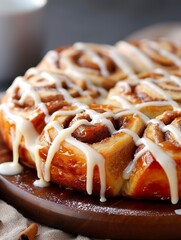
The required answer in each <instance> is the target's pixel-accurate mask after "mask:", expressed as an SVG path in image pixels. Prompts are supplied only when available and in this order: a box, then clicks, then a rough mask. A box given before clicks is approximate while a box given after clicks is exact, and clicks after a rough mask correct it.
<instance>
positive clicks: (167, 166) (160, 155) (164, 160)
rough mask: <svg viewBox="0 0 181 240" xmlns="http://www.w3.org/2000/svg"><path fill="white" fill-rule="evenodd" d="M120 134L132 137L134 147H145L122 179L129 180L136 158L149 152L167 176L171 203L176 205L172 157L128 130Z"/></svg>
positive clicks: (175, 181) (176, 195)
mask: <svg viewBox="0 0 181 240" xmlns="http://www.w3.org/2000/svg"><path fill="white" fill-rule="evenodd" d="M120 132H125V133H127V134H129V135H130V136H132V138H133V140H134V142H135V144H136V146H139V145H140V144H142V143H143V144H144V145H145V147H144V148H143V149H142V150H141V151H140V152H138V155H137V154H136V155H135V158H134V159H133V161H132V162H131V164H130V165H128V167H127V168H126V169H125V170H124V172H123V177H124V178H125V179H129V177H130V175H131V173H132V171H133V169H134V167H135V164H136V161H137V160H138V158H139V157H140V156H141V155H142V154H143V153H145V152H146V151H150V152H151V154H152V155H153V156H154V158H155V160H156V161H157V162H158V163H159V164H160V165H161V167H162V168H163V170H164V171H165V173H166V175H167V178H168V182H169V185H170V192H171V193H170V194H171V202H172V203H173V204H176V203H177V202H178V200H179V196H178V179H177V169H176V163H175V161H174V160H173V159H172V157H171V156H169V154H168V153H167V152H165V151H163V150H162V148H161V147H159V146H158V145H157V144H155V143H154V142H153V141H151V140H150V139H149V138H146V137H144V138H139V136H138V135H137V134H136V133H133V132H132V131H130V130H128V129H121V130H120Z"/></svg>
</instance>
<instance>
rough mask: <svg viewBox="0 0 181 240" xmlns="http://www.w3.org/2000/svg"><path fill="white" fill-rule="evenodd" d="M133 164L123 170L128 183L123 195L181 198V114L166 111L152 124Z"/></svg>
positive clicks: (139, 146) (174, 200)
mask: <svg viewBox="0 0 181 240" xmlns="http://www.w3.org/2000/svg"><path fill="white" fill-rule="evenodd" d="M134 139H136V140H135V144H136V145H137V146H138V149H137V151H136V154H135V156H134V159H133V161H132V162H131V164H130V165H129V166H128V167H127V168H126V169H125V170H124V178H125V179H128V180H127V183H126V184H125V186H124V194H126V195H127V196H131V197H136V198H144V199H148V198H149V199H162V200H166V199H170V198H171V201H172V203H177V202H178V200H179V198H180V197H181V182H180V181H181V174H180V172H181V171H180V170H181V162H180V156H181V111H167V112H165V113H163V114H162V115H161V116H159V117H157V118H156V119H152V120H150V122H149V124H148V126H147V128H146V130H145V132H144V136H143V137H142V138H139V137H137V138H135V136H134Z"/></svg>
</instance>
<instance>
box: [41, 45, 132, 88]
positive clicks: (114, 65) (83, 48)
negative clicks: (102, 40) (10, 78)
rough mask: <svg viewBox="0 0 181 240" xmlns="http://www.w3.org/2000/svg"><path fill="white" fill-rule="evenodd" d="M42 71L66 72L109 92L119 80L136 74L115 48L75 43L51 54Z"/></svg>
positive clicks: (48, 54) (42, 63)
mask: <svg viewBox="0 0 181 240" xmlns="http://www.w3.org/2000/svg"><path fill="white" fill-rule="evenodd" d="M38 68H40V69H46V70H47V69H48V70H49V71H53V72H59V70H61V69H63V70H64V71H65V72H66V73H68V74H70V75H71V76H72V77H73V78H77V79H78V81H80V80H82V79H84V80H85V79H86V80H87V81H89V82H92V83H93V84H95V85H96V86H101V87H104V88H105V89H110V88H111V87H113V86H114V85H115V83H116V82H117V81H119V80H121V79H124V78H126V77H127V76H128V75H130V74H133V73H134V71H133V70H132V68H131V67H130V66H129V65H128V63H127V62H126V61H125V59H124V57H123V56H122V55H121V53H119V52H118V51H117V50H116V48H115V47H113V46H110V45H103V44H90V43H75V44H74V45H73V46H70V47H65V48H59V49H56V50H54V51H50V52H48V53H47V55H46V56H45V57H44V58H43V60H42V61H41V62H40V64H39V65H38Z"/></svg>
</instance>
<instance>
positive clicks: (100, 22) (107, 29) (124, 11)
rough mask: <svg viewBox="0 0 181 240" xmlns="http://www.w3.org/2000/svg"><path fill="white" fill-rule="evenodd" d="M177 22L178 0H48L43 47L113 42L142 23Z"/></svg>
mask: <svg viewBox="0 0 181 240" xmlns="http://www.w3.org/2000/svg"><path fill="white" fill-rule="evenodd" d="M175 21H176V22H179V21H180V22H181V1H180V0H49V1H48V5H47V8H46V16H45V26H46V33H45V36H46V37H45V46H44V50H45V51H46V50H48V49H51V48H55V47H57V46H59V45H65V44H71V43H73V42H76V41H86V42H87V41H88V42H100V43H111V44H112V43H115V42H117V41H118V40H120V39H123V38H125V37H127V36H128V35H130V34H131V33H133V32H134V31H137V30H139V29H141V28H144V27H146V26H149V25H152V24H156V23H160V22H175Z"/></svg>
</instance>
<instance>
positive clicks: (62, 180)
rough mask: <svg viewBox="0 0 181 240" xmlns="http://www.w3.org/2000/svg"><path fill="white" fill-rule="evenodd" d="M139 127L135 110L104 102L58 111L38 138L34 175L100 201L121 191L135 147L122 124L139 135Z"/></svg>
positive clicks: (138, 119)
mask: <svg viewBox="0 0 181 240" xmlns="http://www.w3.org/2000/svg"><path fill="white" fill-rule="evenodd" d="M144 127H145V123H144V121H143V120H142V119H141V118H140V117H139V115H136V114H132V113H129V111H128V112H127V111H121V110H120V109H119V108H116V107H113V106H108V105H89V106H85V105H82V104H75V105H74V106H72V107H71V108H70V107H67V108H64V109H63V111H62V110H60V111H57V112H56V113H55V114H53V116H52V118H51V121H50V122H49V123H48V124H47V125H46V127H45V128H44V130H43V132H42V134H41V136H40V138H39V141H38V149H37V155H38V156H39V157H38V160H37V166H39V167H38V168H37V169H38V176H39V177H40V178H43V179H44V180H45V181H53V182H56V183H58V184H60V185H61V186H64V187H66V188H71V189H74V190H78V191H82V192H87V193H88V194H92V193H93V194H94V195H99V194H100V196H101V199H102V200H103V199H104V197H105V196H117V195H120V194H121V191H122V186H123V183H124V181H123V178H122V172H123V170H124V169H125V167H126V166H127V165H128V164H129V162H130V161H131V159H132V158H133V155H134V151H135V144H134V141H133V139H132V137H130V136H128V135H127V134H126V133H124V132H122V131H121V129H122V128H127V129H129V130H130V131H133V132H134V133H135V134H137V135H139V136H141V135H142V132H143V129H144Z"/></svg>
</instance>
